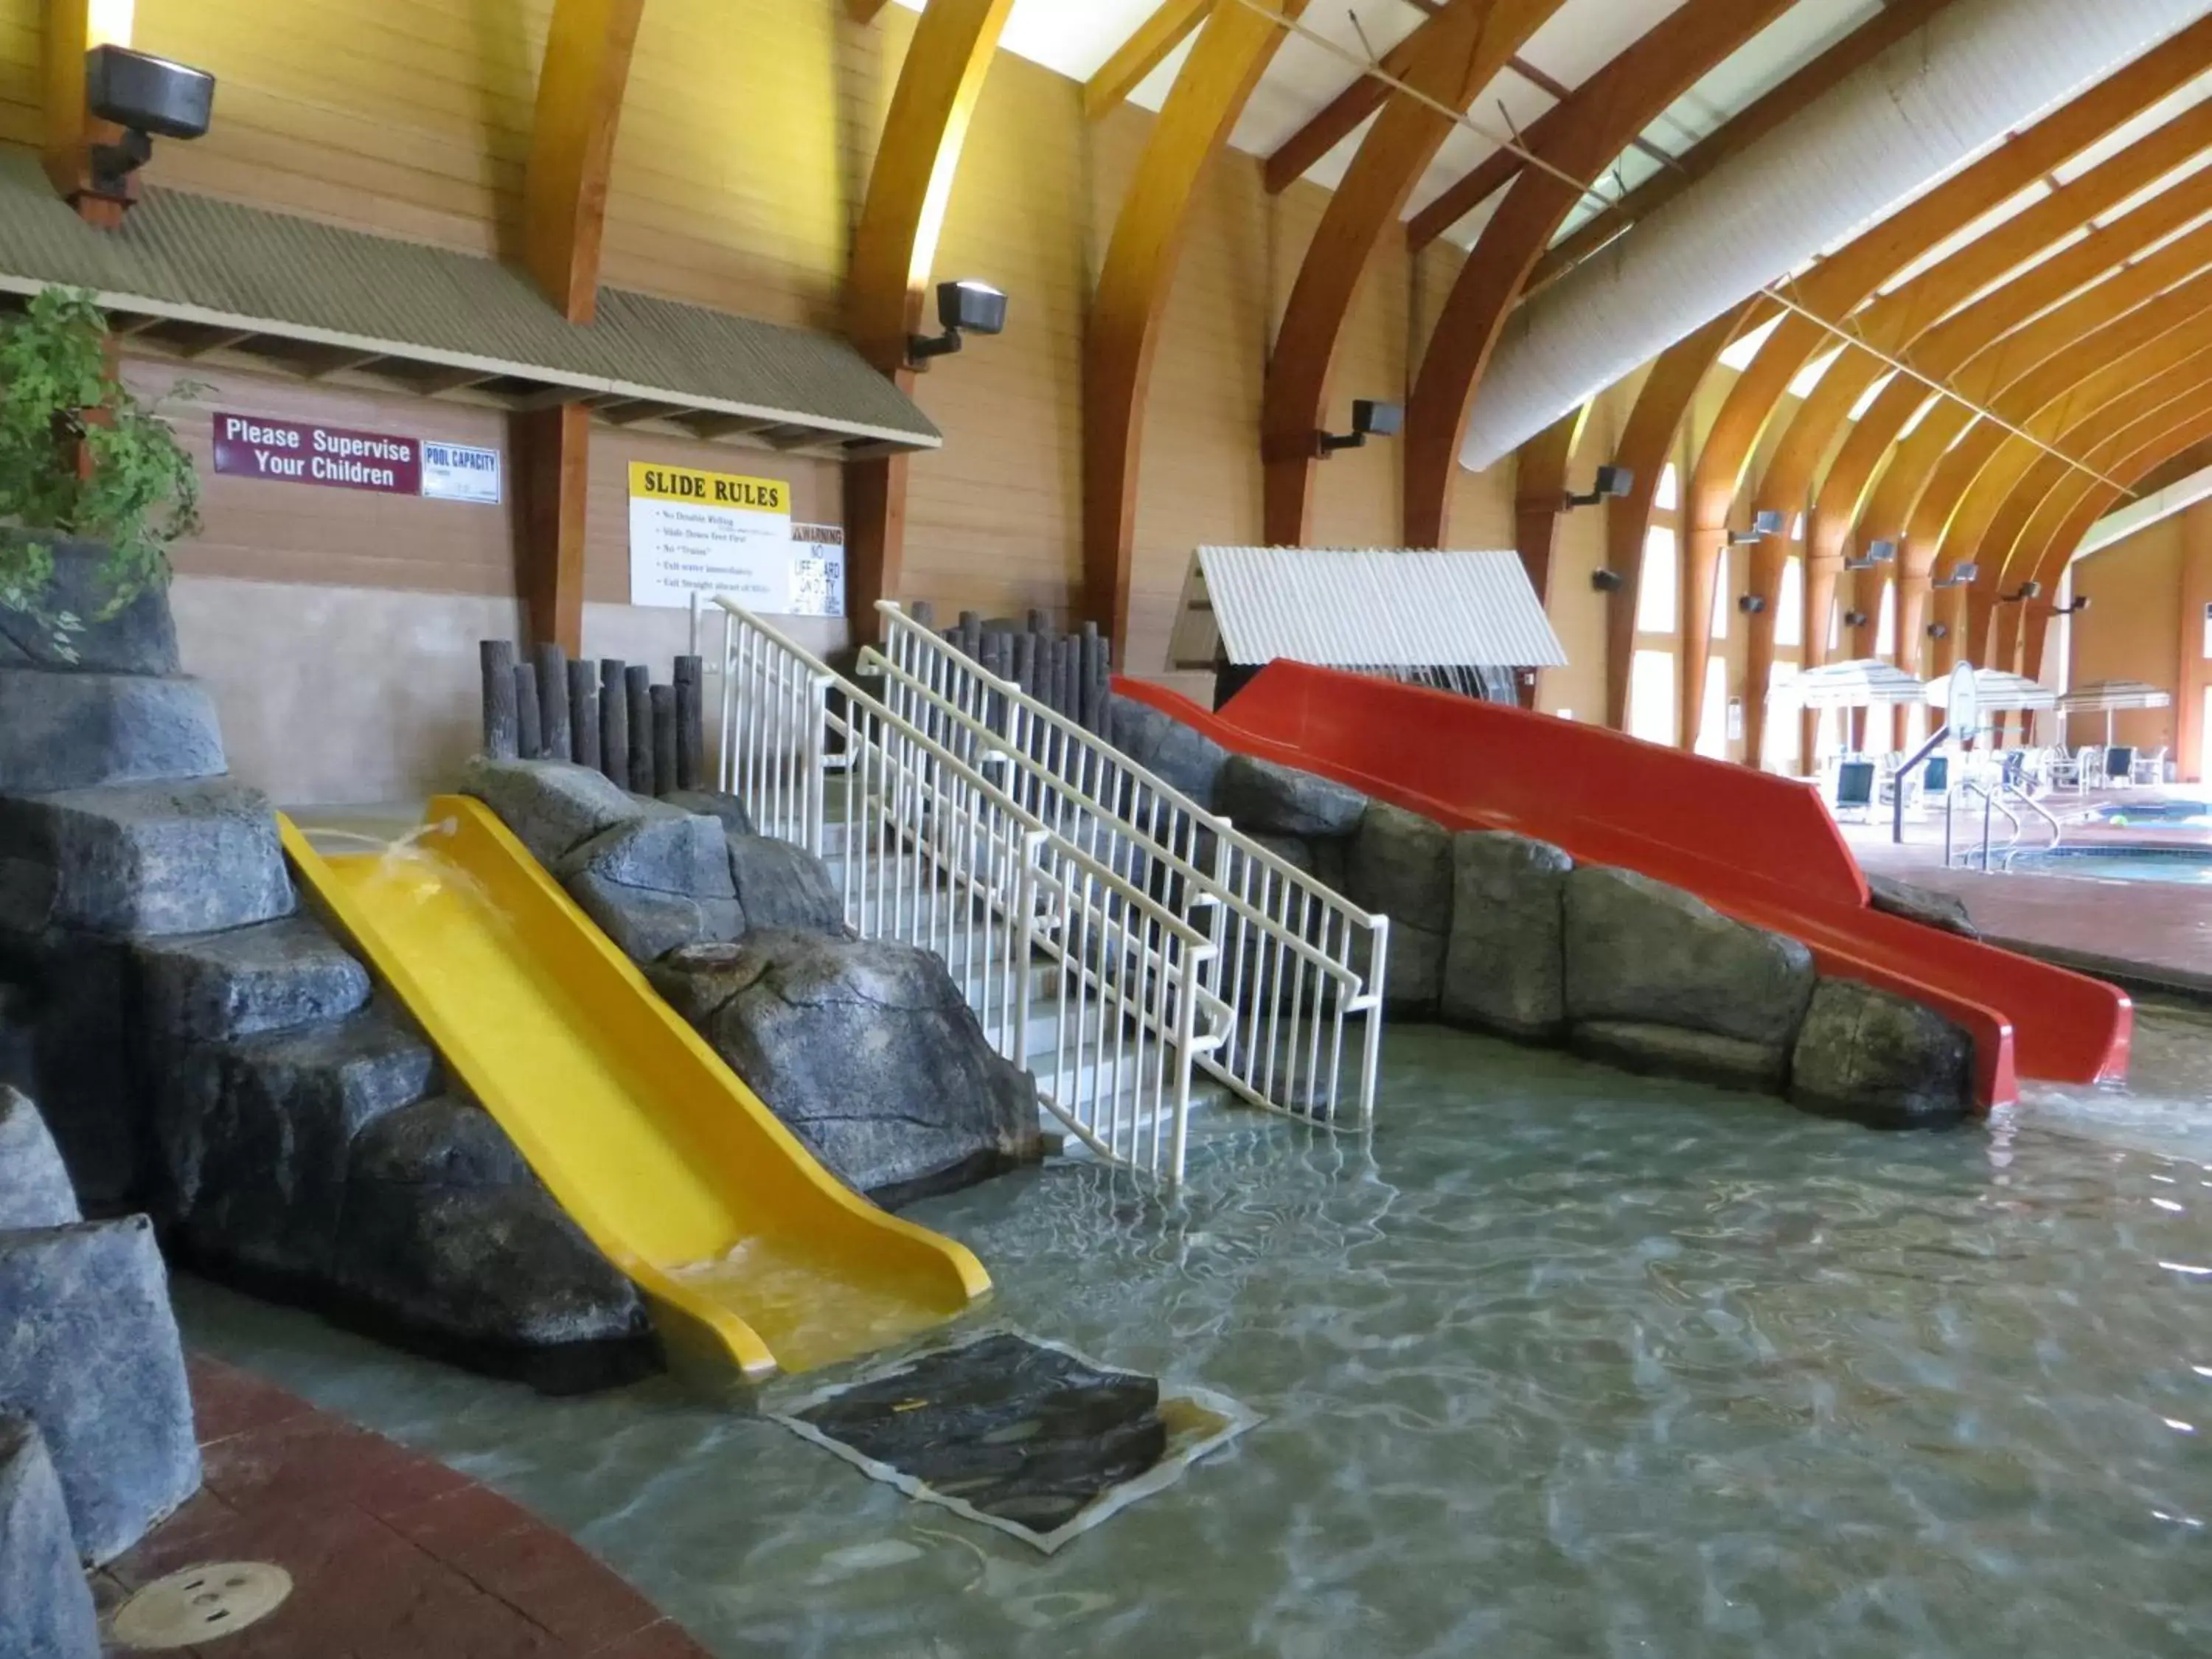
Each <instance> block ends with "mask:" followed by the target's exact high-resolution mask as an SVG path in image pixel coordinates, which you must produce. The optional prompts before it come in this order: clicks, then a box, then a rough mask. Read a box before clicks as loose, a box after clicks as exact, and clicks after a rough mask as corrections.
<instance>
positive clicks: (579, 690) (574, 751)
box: [568, 657, 599, 772]
mask: <svg viewBox="0 0 2212 1659" xmlns="http://www.w3.org/2000/svg"><path fill="white" fill-rule="evenodd" d="M568 744H569V748H568V757H569V758H570V759H571V760H573V761H574V762H575V763H576V764H577V765H579V766H588V767H590V768H591V769H592V770H593V771H594V772H596V771H598V770H599V670H598V669H596V668H594V667H592V664H591V660H590V659H588V658H585V657H571V658H570V659H568Z"/></svg>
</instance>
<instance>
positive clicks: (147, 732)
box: [0, 667, 224, 794]
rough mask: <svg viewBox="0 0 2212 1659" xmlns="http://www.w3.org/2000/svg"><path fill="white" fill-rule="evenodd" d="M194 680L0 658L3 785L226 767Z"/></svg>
mask: <svg viewBox="0 0 2212 1659" xmlns="http://www.w3.org/2000/svg"><path fill="white" fill-rule="evenodd" d="M223 766H224V762H223V754H222V730H221V728H220V727H219V726H217V725H216V714H215V702H214V700H213V699H212V698H210V696H208V693H207V688H206V687H204V686H203V685H202V684H200V683H199V682H198V681H197V680H191V679H185V678H180V677H177V676H165V677H161V678H155V677H152V676H149V675H143V674H91V673H81V672H74V671H66V670H60V671H58V670H52V669H40V668H5V667H0V788H5V789H8V790H11V791H14V792H17V793H23V794H43V793H46V792H48V791H50V790H55V789H89V788H95V787H102V786H106V785H112V784H123V783H142V782H146V781H152V780H155V779H162V778H171V779H178V778H205V777H213V776H215V775H216V774H218V773H220V772H221V771H222V769H223Z"/></svg>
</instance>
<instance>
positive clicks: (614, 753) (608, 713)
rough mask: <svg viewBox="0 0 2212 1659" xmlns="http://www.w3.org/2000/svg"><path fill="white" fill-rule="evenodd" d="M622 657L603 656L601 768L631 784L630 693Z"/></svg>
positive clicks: (615, 778)
mask: <svg viewBox="0 0 2212 1659" xmlns="http://www.w3.org/2000/svg"><path fill="white" fill-rule="evenodd" d="M599 770H600V771H602V772H604V773H605V774H606V775H607V776H608V777H609V778H610V779H611V780H612V781H614V782H616V783H618V784H620V785H622V787H623V788H625V789H627V788H629V692H628V690H625V689H624V687H623V660H622V659H621V658H620V657H602V658H600V659H599Z"/></svg>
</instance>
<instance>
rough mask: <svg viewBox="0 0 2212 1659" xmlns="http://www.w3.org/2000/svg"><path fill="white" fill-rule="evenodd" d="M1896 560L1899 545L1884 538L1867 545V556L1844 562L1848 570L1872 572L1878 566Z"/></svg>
mask: <svg viewBox="0 0 2212 1659" xmlns="http://www.w3.org/2000/svg"><path fill="white" fill-rule="evenodd" d="M1896 558H1897V544H1896V543H1895V542H1893V541H1891V540H1889V539H1887V538H1883V539H1881V540H1879V541H1871V542H1869V543H1868V544H1867V549H1866V556H1864V557H1863V558H1857V559H1845V560H1844V569H1846V570H1871V569H1873V568H1875V566H1876V565H1878V564H1890V563H1893V562H1895V561H1896Z"/></svg>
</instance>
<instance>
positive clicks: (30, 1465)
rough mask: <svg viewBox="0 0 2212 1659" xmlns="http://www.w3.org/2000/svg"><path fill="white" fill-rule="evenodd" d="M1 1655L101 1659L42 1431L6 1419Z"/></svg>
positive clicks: (0, 1496) (1, 1486) (0, 1475)
mask: <svg viewBox="0 0 2212 1659" xmlns="http://www.w3.org/2000/svg"><path fill="white" fill-rule="evenodd" d="M0 1585H4V1586H5V1587H6V1593H5V1594H0V1654H9V1655H16V1654H21V1655H22V1656H24V1659H99V1656H100V1621H99V1619H98V1617H97V1615H96V1614H95V1613H94V1610H93V1603H92V1586H91V1585H90V1584H89V1583H88V1582H87V1581H86V1578H85V1576H84V1570H83V1568H82V1565H80V1564H79V1562H78V1559H77V1548H76V1538H75V1537H74V1536H73V1535H72V1534H71V1533H70V1518H69V1506H68V1504H66V1503H64V1501H63V1498H62V1486H61V1480H60V1478H59V1477H58V1475H56V1474H55V1473H54V1466H53V1461H52V1459H51V1458H50V1457H49V1456H48V1455H46V1440H45V1438H44V1437H42V1436H41V1435H40V1433H39V1427H38V1425H37V1424H35V1423H33V1422H32V1421H31V1419H29V1418H27V1417H24V1416H21V1415H18V1414H15V1413H9V1412H0Z"/></svg>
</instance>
